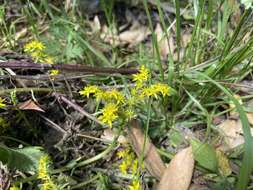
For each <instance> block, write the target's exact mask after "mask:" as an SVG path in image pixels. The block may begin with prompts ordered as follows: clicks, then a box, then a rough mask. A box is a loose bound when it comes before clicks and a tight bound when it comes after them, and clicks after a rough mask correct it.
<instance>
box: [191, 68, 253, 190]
mask: <svg viewBox="0 0 253 190" xmlns="http://www.w3.org/2000/svg"><path fill="white" fill-rule="evenodd" d="M196 73H197V74H198V75H201V76H202V77H203V78H205V79H207V80H209V81H210V82H211V83H212V84H214V85H215V86H216V87H218V88H219V89H220V90H221V91H222V92H224V93H225V94H226V95H227V96H228V97H229V99H230V100H231V101H232V102H233V103H234V105H235V106H236V109H237V111H238V113H239V115H240V119H241V122H242V129H243V135H244V141H245V142H244V153H243V160H242V165H241V168H240V172H239V175H238V182H237V184H236V190H241V189H247V185H248V182H249V176H250V174H251V172H252V169H253V162H252V160H253V138H252V135H251V131H250V125H249V121H248V119H247V116H246V114H245V112H244V110H243V107H242V106H241V105H240V103H239V102H238V100H236V98H235V97H234V96H233V95H232V93H231V92H230V91H229V90H228V89H227V88H225V87H224V86H222V85H220V84H219V83H218V82H216V81H215V80H213V79H211V78H210V77H209V76H207V75H205V74H203V73H200V72H196Z"/></svg>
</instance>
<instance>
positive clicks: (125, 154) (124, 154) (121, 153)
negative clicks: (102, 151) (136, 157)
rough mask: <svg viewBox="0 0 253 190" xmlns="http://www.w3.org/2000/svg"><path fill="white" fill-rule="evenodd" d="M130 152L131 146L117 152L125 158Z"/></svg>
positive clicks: (120, 156)
mask: <svg viewBox="0 0 253 190" xmlns="http://www.w3.org/2000/svg"><path fill="white" fill-rule="evenodd" d="M129 152H130V148H125V149H122V150H120V151H118V152H117V156H118V157H119V158H125V157H126V156H127V155H128V154H129Z"/></svg>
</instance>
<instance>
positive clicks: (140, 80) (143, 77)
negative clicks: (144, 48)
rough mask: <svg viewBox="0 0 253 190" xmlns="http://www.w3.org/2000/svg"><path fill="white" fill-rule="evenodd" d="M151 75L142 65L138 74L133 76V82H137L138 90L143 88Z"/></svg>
mask: <svg viewBox="0 0 253 190" xmlns="http://www.w3.org/2000/svg"><path fill="white" fill-rule="evenodd" d="M149 77H150V74H149V71H148V69H147V68H146V67H145V66H144V65H142V66H141V68H140V71H139V73H138V74H134V75H133V81H135V83H136V86H137V88H141V87H142V86H143V85H144V83H145V82H146V81H147V80H148V79H149Z"/></svg>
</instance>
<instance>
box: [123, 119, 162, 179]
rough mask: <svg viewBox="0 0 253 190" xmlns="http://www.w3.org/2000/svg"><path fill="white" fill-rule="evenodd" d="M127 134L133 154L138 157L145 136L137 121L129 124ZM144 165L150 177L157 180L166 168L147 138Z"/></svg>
mask: <svg viewBox="0 0 253 190" xmlns="http://www.w3.org/2000/svg"><path fill="white" fill-rule="evenodd" d="M127 133H128V137H129V141H130V142H131V144H132V146H133V149H134V151H135V153H136V154H137V155H138V157H140V156H141V154H142V152H143V151H142V148H143V144H144V141H145V135H144V134H143V132H142V130H141V128H140V124H139V123H138V121H136V120H132V121H130V122H129V127H128V129H127ZM144 164H145V168H147V170H148V172H149V173H150V174H151V175H152V176H154V177H155V178H156V179H158V180H160V179H161V177H162V175H163V172H164V170H165V168H166V167H165V165H164V163H163V161H162V159H161V158H160V156H159V154H158V152H157V151H156V147H155V146H154V145H153V144H152V142H151V141H150V139H149V138H148V139H146V145H145V151H144Z"/></svg>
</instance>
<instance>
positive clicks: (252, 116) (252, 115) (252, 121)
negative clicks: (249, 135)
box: [246, 112, 253, 125]
mask: <svg viewBox="0 0 253 190" xmlns="http://www.w3.org/2000/svg"><path fill="white" fill-rule="evenodd" d="M246 116H247V118H248V120H249V123H250V124H251V125H253V113H252V112H249V113H246Z"/></svg>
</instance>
